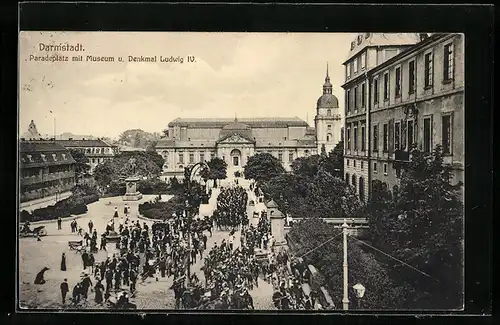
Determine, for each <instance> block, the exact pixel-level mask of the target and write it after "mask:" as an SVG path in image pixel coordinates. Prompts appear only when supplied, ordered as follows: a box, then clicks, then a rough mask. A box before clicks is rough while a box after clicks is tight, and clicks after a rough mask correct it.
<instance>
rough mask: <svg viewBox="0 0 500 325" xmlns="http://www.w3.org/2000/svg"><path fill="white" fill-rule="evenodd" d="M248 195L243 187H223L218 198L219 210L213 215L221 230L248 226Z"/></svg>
mask: <svg viewBox="0 0 500 325" xmlns="http://www.w3.org/2000/svg"><path fill="white" fill-rule="evenodd" d="M247 202H248V194H247V192H246V190H245V189H244V188H243V187H241V186H231V187H222V188H221V190H220V193H219V196H218V197H217V208H216V209H215V211H214V213H213V218H214V220H215V224H216V225H217V228H218V229H219V230H228V229H232V228H238V227H240V225H241V226H247V225H248V223H249V220H248V215H247Z"/></svg>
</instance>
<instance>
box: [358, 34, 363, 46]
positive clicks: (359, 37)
mask: <svg viewBox="0 0 500 325" xmlns="http://www.w3.org/2000/svg"><path fill="white" fill-rule="evenodd" d="M362 41H363V35H358V45H359V44H361V42H362Z"/></svg>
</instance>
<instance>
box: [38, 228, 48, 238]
mask: <svg viewBox="0 0 500 325" xmlns="http://www.w3.org/2000/svg"><path fill="white" fill-rule="evenodd" d="M38 235H39V236H47V229H41V230H40V231H39V232H38Z"/></svg>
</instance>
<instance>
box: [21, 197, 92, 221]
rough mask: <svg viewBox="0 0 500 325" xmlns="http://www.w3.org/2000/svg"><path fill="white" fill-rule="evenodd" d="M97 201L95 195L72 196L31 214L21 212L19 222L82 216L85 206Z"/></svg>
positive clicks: (85, 209) (24, 211)
mask: <svg viewBox="0 0 500 325" xmlns="http://www.w3.org/2000/svg"><path fill="white" fill-rule="evenodd" d="M98 200H99V196H98V195H96V194H91V195H84V196H78V195H72V196H70V197H69V198H67V199H65V200H61V201H58V202H57V203H56V204H54V205H50V206H48V207H45V208H40V209H36V210H34V211H33V213H29V212H28V211H26V210H23V211H21V214H20V221H21V222H24V221H41V220H53V219H57V218H59V217H61V218H65V217H69V216H71V215H80V214H84V213H86V212H87V211H88V209H87V204H90V203H93V202H96V201H98Z"/></svg>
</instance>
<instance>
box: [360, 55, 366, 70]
mask: <svg viewBox="0 0 500 325" xmlns="http://www.w3.org/2000/svg"><path fill="white" fill-rule="evenodd" d="M364 68H366V54H365V53H363V54H361V69H364Z"/></svg>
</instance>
